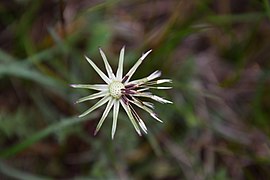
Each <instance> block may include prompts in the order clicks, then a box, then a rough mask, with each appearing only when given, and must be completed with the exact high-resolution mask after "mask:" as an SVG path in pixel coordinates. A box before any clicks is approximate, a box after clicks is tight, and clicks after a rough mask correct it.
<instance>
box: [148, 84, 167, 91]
mask: <svg viewBox="0 0 270 180" xmlns="http://www.w3.org/2000/svg"><path fill="white" fill-rule="evenodd" d="M146 87H147V88H150V89H163V90H166V89H172V87H171V86H147V85H146Z"/></svg>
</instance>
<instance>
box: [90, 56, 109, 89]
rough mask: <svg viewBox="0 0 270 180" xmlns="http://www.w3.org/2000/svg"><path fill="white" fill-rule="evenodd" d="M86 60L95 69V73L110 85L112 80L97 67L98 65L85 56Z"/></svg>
mask: <svg viewBox="0 0 270 180" xmlns="http://www.w3.org/2000/svg"><path fill="white" fill-rule="evenodd" d="M85 59H86V60H87V61H88V62H89V64H90V65H91V66H92V67H93V68H94V69H95V71H96V72H97V73H98V75H99V76H100V77H101V78H102V79H103V80H104V81H105V82H106V83H107V84H109V83H110V82H111V80H110V79H109V78H108V77H107V76H106V75H105V74H104V73H103V72H102V71H101V70H100V69H99V68H98V67H97V66H96V64H95V63H94V62H93V61H92V60H91V59H89V58H88V57H87V56H85Z"/></svg>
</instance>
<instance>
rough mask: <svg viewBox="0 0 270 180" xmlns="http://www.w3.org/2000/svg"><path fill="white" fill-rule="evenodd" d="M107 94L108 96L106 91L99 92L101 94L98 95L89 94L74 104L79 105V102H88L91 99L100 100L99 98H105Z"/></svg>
mask: <svg viewBox="0 0 270 180" xmlns="http://www.w3.org/2000/svg"><path fill="white" fill-rule="evenodd" d="M108 94H109V93H108V91H101V92H98V93H95V94H91V95H89V96H85V97H83V98H80V99H79V100H78V101H76V103H81V102H84V101H89V100H92V99H96V98H100V97H103V96H106V95H108Z"/></svg>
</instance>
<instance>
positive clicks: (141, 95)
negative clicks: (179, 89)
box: [133, 93, 173, 104]
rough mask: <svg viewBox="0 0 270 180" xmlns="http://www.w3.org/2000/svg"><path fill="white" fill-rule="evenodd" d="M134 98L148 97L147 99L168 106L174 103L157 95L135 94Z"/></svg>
mask: <svg viewBox="0 0 270 180" xmlns="http://www.w3.org/2000/svg"><path fill="white" fill-rule="evenodd" d="M133 96H137V97H147V98H151V99H153V100H155V101H157V102H160V103H162V104H164V103H167V104H172V103H173V102H171V101H169V100H166V99H164V98H162V97H159V96H156V95H152V94H149V93H138V94H134V95H133Z"/></svg>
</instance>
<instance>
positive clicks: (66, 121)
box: [0, 117, 89, 158]
mask: <svg viewBox="0 0 270 180" xmlns="http://www.w3.org/2000/svg"><path fill="white" fill-rule="evenodd" d="M87 119H89V117H88V118H77V117H71V118H67V119H62V120H61V121H60V122H58V123H56V124H52V125H51V126H49V127H47V128H46V129H44V130H42V131H39V132H38V133H36V134H33V135H31V136H30V137H29V138H27V139H25V140H23V141H22V142H20V143H18V144H15V145H14V146H12V147H10V148H7V149H5V150H2V151H0V157H5V158H6V157H10V156H12V155H15V154H17V153H18V152H20V151H22V150H24V149H25V148H27V147H29V146H31V145H32V144H34V143H35V142H37V141H39V140H41V139H43V138H45V137H47V136H49V135H50V134H52V133H54V132H57V131H59V130H61V129H63V128H66V127H68V126H72V125H75V124H77V123H80V122H83V121H85V120H87Z"/></svg>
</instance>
